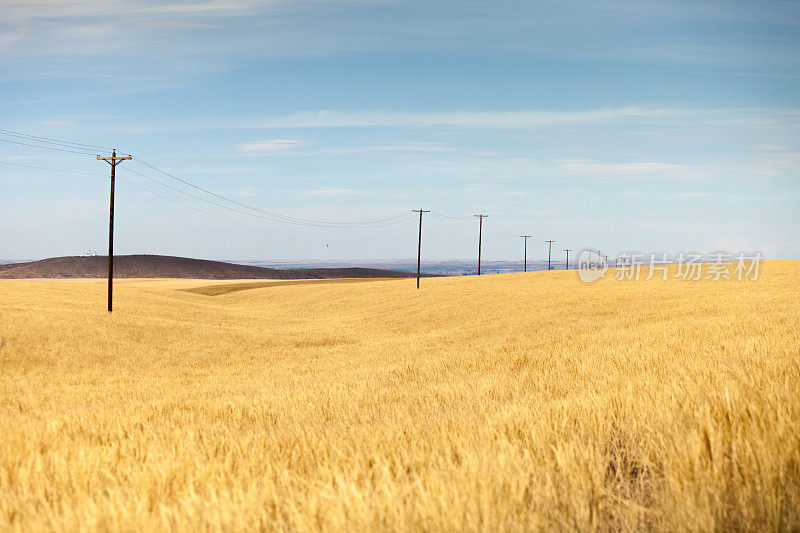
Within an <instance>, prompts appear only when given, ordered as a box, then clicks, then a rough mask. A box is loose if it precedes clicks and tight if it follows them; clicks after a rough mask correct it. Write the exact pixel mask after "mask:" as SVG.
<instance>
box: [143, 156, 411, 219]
mask: <svg viewBox="0 0 800 533" xmlns="http://www.w3.org/2000/svg"><path fill="white" fill-rule="evenodd" d="M133 159H134V160H135V161H137V162H139V163H141V164H142V165H144V166H146V167H149V168H151V169H153V170H155V171H156V172H159V173H161V174H163V175H165V176H167V177H169V178H172V179H174V180H177V181H179V182H181V183H183V184H184V185H187V186H189V187H192V188H194V189H197V190H199V191H202V192H204V193H206V194H210V195H211V196H214V197H216V198H219V199H221V200H225V201H226V202H230V203H232V204H235V205H238V206H240V207H244V208H245V209H250V210H252V211H256V212H259V213H262V214H263V215H266V216H267V217H271V218H270V219H271V220H273V221H274V222H285V223H287V224H298V225H303V226H316V227H324V228H367V227H382V223H385V222H389V221H392V220H397V219H401V218H409V217H410V212H408V213H404V214H401V215H396V216H392V217H388V218H383V219H379V220H373V221H368V222H328V221H319V220H311V219H305V218H300V217H292V216H288V215H282V214H280V213H276V212H274V211H267V210H265V209H261V208H259V207H255V206H252V205H249V204H246V203H244V202H240V201H238V200H234V199H232V198H229V197H227V196H224V195H222V194H219V193H215V192H213V191H210V190H208V189H205V188H203V187H200V186H199V185H195V184H194V183H191V182H190V181H187V180H185V179H182V178H179V177H178V176H175V175H173V174H171V173H169V172H167V171H165V170H161V169H160V168H158V167H156V166H155V165H153V164H151V163H148V162H147V161H144V160H142V159H140V158H138V157H134V158H133Z"/></svg>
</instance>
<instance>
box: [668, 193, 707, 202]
mask: <svg viewBox="0 0 800 533" xmlns="http://www.w3.org/2000/svg"><path fill="white" fill-rule="evenodd" d="M675 196H676V197H677V198H683V199H687V200H698V199H700V198H707V197H708V194H706V193H704V192H682V193H678V194H676V195H675Z"/></svg>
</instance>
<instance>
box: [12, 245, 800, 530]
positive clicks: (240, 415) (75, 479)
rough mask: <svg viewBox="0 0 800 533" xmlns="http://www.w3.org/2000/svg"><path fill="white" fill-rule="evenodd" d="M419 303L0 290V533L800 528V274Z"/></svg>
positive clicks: (478, 290) (322, 288) (200, 291)
mask: <svg viewBox="0 0 800 533" xmlns="http://www.w3.org/2000/svg"><path fill="white" fill-rule="evenodd" d="M607 277H608V276H607ZM248 284H251V285H253V287H248V286H247V285H248ZM414 284H415V281H414V280H413V279H404V280H392V281H370V282H359V283H341V282H340V283H324V282H309V283H299V284H298V283H294V284H285V285H281V284H280V283H264V282H229V283H228V282H213V281H198V280H147V281H140V280H121V281H119V282H117V283H116V285H115V311H114V313H113V314H111V315H109V314H108V313H107V312H106V311H105V285H104V283H103V282H102V281H67V282H52V281H51V282H44V281H17V280H0V529H2V530H12V531H37V530H56V531H64V530H97V529H99V530H113V531H159V530H161V531H166V530H176V531H205V530H229V531H252V530H286V531H315V530H326V531H339V530H349V531H363V530H400V531H409V530H425V531H453V530H467V531H497V530H505V531H514V530H551V529H556V530H580V531H593V530H612V529H613V530H623V531H625V530H642V529H646V530H657V531H679V530H697V531H713V530H759V531H790V530H795V531H796V530H798V529H800V261H773V262H765V263H762V265H761V274H760V279H759V280H758V281H741V282H740V281H717V282H713V281H680V280H676V279H670V280H669V281H666V282H664V281H661V280H658V279H657V280H652V281H648V282H645V281H640V282H635V281H615V280H613V279H605V280H602V281H598V282H595V283H592V284H585V283H582V282H581V281H580V280H579V279H578V277H577V274H576V273H575V271H571V272H564V271H553V272H532V273H527V274H511V275H497V276H481V277H480V278H478V277H461V278H435V279H423V280H422V289H421V290H419V291H417V290H415V289H414ZM227 285H229V287H226V286H227ZM186 289H191V291H189V292H187V290H186Z"/></svg>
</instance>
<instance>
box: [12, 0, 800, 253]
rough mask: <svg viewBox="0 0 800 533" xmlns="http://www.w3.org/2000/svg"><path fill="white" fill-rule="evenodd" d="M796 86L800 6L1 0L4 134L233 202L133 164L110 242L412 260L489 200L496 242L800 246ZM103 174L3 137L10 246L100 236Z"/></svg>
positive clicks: (470, 229) (97, 241) (97, 240)
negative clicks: (120, 157)
mask: <svg viewBox="0 0 800 533" xmlns="http://www.w3.org/2000/svg"><path fill="white" fill-rule="evenodd" d="M798 95H800V3H798V2H770V1H765V2H758V3H753V2H736V1H731V2H649V1H637V2H627V1H626V2H623V1H618V2H589V1H558V2H502V3H488V2H458V1H453V2H361V1H343V2H319V1H298V2H284V1H278V0H276V1H267V2H255V1H249V0H217V1H208V2H195V3H191V2H185V3H165V2H156V1H138V2H131V1H127V0H119V1H114V0H111V1H108V2H102V3H101V2H90V1H86V0H64V1H55V0H52V1H51V0H39V1H27V2H17V1H15V0H5V1H4V2H3V9H2V12H1V13H0V117H2V119H0V129H3V130H8V131H16V132H24V133H27V134H31V135H35V136H41V137H50V138H56V139H66V140H70V141H75V142H79V143H85V144H92V145H100V146H108V147H110V146H114V147H117V148H118V149H119V150H120V151H123V152H126V153H131V154H133V155H135V156H137V157H138V158H139V159H140V160H143V161H146V162H149V163H151V164H153V165H154V166H156V167H158V168H159V169H163V170H165V171H166V172H168V173H170V174H172V175H174V176H177V177H180V178H182V179H184V180H187V181H189V182H191V183H194V184H196V185H198V186H200V187H202V188H204V189H207V190H209V191H212V192H214V193H216V194H218V195H221V196H224V197H227V198H231V199H233V200H235V201H236V202H239V203H238V204H235V203H227V202H225V201H224V200H221V199H219V197H215V196H209V195H207V194H205V193H204V192H202V191H198V190H197V189H193V188H191V187H187V186H186V185H184V184H182V183H180V182H177V181H175V180H172V179H171V178H169V177H167V176H165V175H164V174H160V173H159V172H157V171H156V170H154V169H152V168H150V167H147V166H144V165H143V164H142V163H141V162H139V161H132V162H126V163H124V164H122V165H120V167H118V176H119V178H120V181H119V182H118V187H117V209H116V217H117V218H116V228H117V233H116V240H115V242H116V247H115V251H116V252H117V253H164V254H173V255H187V256H194V257H204V258H237V259H251V260H293V259H308V260H325V259H402V258H411V257H414V256H415V253H416V222H415V219H414V218H413V214H412V213H411V212H410V210H411V209H412V208H419V207H423V208H425V209H431V210H432V211H433V214H432V215H431V216H428V217H427V218H426V219H425V223H424V228H425V229H424V240H423V255H424V257H426V258H428V259H457V258H458V259H461V258H472V257H473V256H474V255H475V248H476V240H477V220H476V219H474V218H473V217H472V215H473V214H475V213H485V214H488V215H489V218H488V219H487V221H486V223H487V226H486V227H485V228H484V229H485V234H484V254H485V255H484V257H486V258H487V259H518V258H519V256H520V254H521V248H522V242H521V239H520V238H519V237H518V235H521V234H531V235H533V239H531V241H529V257H532V258H542V257H546V253H547V248H546V244H544V241H545V240H546V239H555V241H556V243H555V245H554V246H555V248H556V249H558V250H559V251H560V250H561V249H562V248H567V247H568V248H572V249H580V248H583V247H593V248H600V249H602V250H604V251H607V252H608V253H609V254H614V253H617V252H623V251H628V252H630V251H638V252H668V253H675V254H677V253H679V252H682V251H712V250H726V251H730V252H755V251H760V252H762V253H763V254H765V255H766V256H767V257H771V258H791V257H800V231H798V230H800V103H799V102H798ZM0 139H6V140H16V141H19V140H20V138H19V137H12V136H7V135H6V136H2V135H0ZM34 144H36V143H34ZM49 146H55V145H49ZM104 155H106V154H104ZM30 167H39V168H30ZM42 169H52V170H42ZM55 170H59V171H62V172H55ZM63 171H69V172H63ZM107 175H108V167H107V165H106V164H105V163H103V162H100V161H96V160H95V159H94V157H93V156H90V155H85V154H84V155H81V154H72V153H68V152H58V151H51V150H44V149H41V148H34V147H29V146H23V145H19V144H14V143H9V142H0V187H1V189H0V190H1V191H2V194H0V227H2V228H3V231H2V232H0V257H2V258H39V257H47V256H53V255H68V254H81V253H86V252H87V251H90V250H91V251H96V252H101V253H104V251H105V246H106V242H107V234H106V232H107V217H108V213H107V209H108V205H107V204H108V177H107ZM143 175H144V176H147V177H149V178H154V179H157V180H158V181H160V182H163V183H166V184H168V185H170V186H171V187H175V188H177V189H179V190H180V191H184V192H187V193H190V194H193V195H195V196H197V198H195V197H190V196H187V195H185V194H182V193H181V192H178V191H176V190H173V189H169V188H166V187H163V186H162V185H160V184H158V183H155V182H153V181H151V180H148V179H147V178H146V177H144V176H143ZM141 187H145V188H147V189H149V190H151V191H153V192H155V193H158V195H160V196H157V195H155V194H152V193H151V192H148V191H146V190H143V189H141ZM167 198H171V199H173V200H176V201H178V202H180V204H178V203H175V202H171V201H169V200H168V199H167ZM200 198H204V199H206V200H210V201H213V202H214V204H212V203H209V202H208V201H203V200H201V199H200ZM217 203H219V204H222V205H226V206H228V209H226V208H224V207H222V206H221V205H215V204H217ZM242 204H244V205H246V206H252V207H256V208H258V209H261V210H264V211H267V212H270V213H279V214H281V215H285V216H287V217H295V218H301V219H310V220H316V221H324V222H326V223H327V222H332V223H333V225H339V226H347V227H333V228H330V227H322V226H307V225H302V224H294V223H286V222H281V221H276V220H275V217H273V216H272V215H268V216H264V212H263V211H251V210H249V209H247V208H245V207H243V206H242ZM187 206H188V207H187ZM192 208H195V209H192ZM196 209H201V210H203V211H205V212H206V213H201V212H198V211H197V210H196ZM208 213H210V214H208ZM248 213H251V214H248ZM254 215H258V216H254ZM437 215H438V216H437ZM220 217H221V218H224V219H225V220H222V219H221V218H220ZM388 217H397V218H392V220H390V221H388V225H384V224H387V223H380V224H373V225H372V226H370V227H361V226H360V225H359V223H360V222H363V221H374V220H379V219H385V218H388ZM447 217H453V218H447ZM351 226H352V227H351Z"/></svg>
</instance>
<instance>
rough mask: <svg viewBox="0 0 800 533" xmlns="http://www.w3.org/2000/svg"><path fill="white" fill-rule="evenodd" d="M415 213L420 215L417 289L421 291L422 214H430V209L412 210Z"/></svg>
mask: <svg viewBox="0 0 800 533" xmlns="http://www.w3.org/2000/svg"><path fill="white" fill-rule="evenodd" d="M411 211H412V212H414V213H419V242H418V243H417V288H418V289H419V264H420V260H421V259H422V213H430V212H431V211H430V209H412V210H411Z"/></svg>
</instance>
